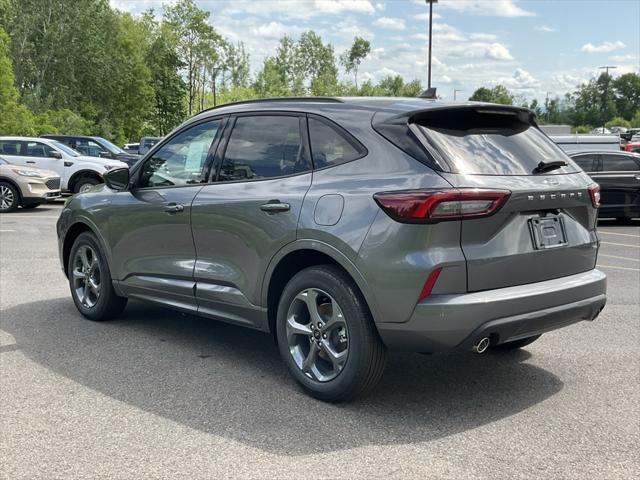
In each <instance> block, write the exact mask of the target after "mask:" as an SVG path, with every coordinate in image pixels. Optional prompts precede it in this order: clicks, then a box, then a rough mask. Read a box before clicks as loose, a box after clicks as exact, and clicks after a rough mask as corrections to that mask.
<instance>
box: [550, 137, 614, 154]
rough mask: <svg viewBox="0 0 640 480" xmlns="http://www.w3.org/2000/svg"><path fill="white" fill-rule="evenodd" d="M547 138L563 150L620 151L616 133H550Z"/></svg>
mask: <svg viewBox="0 0 640 480" xmlns="http://www.w3.org/2000/svg"><path fill="white" fill-rule="evenodd" d="M549 138H550V139H551V140H553V141H554V142H555V144H556V145H558V146H559V147H560V148H561V149H562V150H564V151H565V152H575V151H578V150H585V151H586V150H612V151H620V137H619V136H618V135H590V134H582V133H577V134H572V135H550V136H549Z"/></svg>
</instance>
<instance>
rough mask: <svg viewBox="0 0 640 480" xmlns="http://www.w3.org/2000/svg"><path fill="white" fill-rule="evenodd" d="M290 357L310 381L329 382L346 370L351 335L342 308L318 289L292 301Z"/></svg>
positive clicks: (289, 325)
mask: <svg viewBox="0 0 640 480" xmlns="http://www.w3.org/2000/svg"><path fill="white" fill-rule="evenodd" d="M286 334H287V342H288V346H289V353H290V354H291V357H292V358H293V361H294V362H295V364H296V365H297V366H298V368H299V369H300V370H301V371H302V372H303V373H304V374H305V375H306V376H307V377H309V378H311V379H313V380H316V381H319V382H328V381H330V380H333V379H334V378H336V377H337V376H338V375H339V374H340V372H341V371H342V369H343V368H344V366H345V364H346V362H347V357H348V355H349V334H348V328H347V323H346V321H345V318H344V314H343V313H342V309H341V308H340V305H338V303H337V302H336V301H335V299H333V298H332V297H331V295H329V294H328V293H326V292H324V291H322V290H320V289H318V288H308V289H306V290H303V291H302V292H300V293H299V294H298V295H296V296H295V298H294V299H293V300H292V302H291V304H290V305H289V309H288V311H287V324H286Z"/></svg>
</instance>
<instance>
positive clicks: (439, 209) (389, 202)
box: [373, 188, 511, 223]
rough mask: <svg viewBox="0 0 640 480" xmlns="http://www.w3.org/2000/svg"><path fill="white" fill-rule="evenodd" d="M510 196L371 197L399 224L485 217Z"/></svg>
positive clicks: (453, 192)
mask: <svg viewBox="0 0 640 480" xmlns="http://www.w3.org/2000/svg"><path fill="white" fill-rule="evenodd" d="M509 195H511V192H510V191H508V190H486V189H481V188H448V189H441V190H403V191H397V192H381V193H376V194H375V195H374V196H373V198H374V199H375V200H376V202H378V205H380V207H381V208H382V209H383V210H384V211H385V213H386V214H387V215H389V216H390V217H391V218H393V219H394V220H396V221H398V222H403V223H436V222H441V221H445V220H462V219H465V218H478V217H487V216H489V215H493V214H494V213H495V212H497V211H498V210H499V209H500V207H502V205H504V203H505V202H506V201H507V199H508V198H509Z"/></svg>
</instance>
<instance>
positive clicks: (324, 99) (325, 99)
mask: <svg viewBox="0 0 640 480" xmlns="http://www.w3.org/2000/svg"><path fill="white" fill-rule="evenodd" d="M270 102H315V103H344V101H342V100H340V99H339V98H336V97H272V98H255V99H251V100H240V101H237V102H229V103H223V104H222V105H216V106H215V107H209V108H205V109H204V110H201V111H199V112H198V113H199V114H200V113H203V112H208V111H210V110H215V109H217V108H222V107H230V106H233V105H245V104H252V103H270Z"/></svg>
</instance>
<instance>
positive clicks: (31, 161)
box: [26, 160, 36, 163]
mask: <svg viewBox="0 0 640 480" xmlns="http://www.w3.org/2000/svg"><path fill="white" fill-rule="evenodd" d="M26 163H36V162H34V161H33V160H27V162H26Z"/></svg>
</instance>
